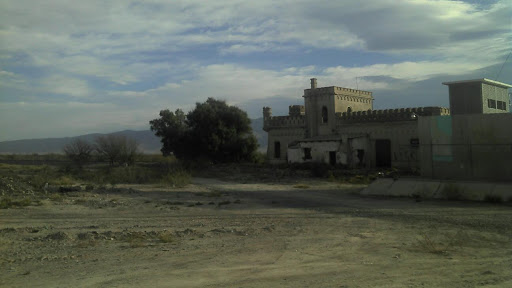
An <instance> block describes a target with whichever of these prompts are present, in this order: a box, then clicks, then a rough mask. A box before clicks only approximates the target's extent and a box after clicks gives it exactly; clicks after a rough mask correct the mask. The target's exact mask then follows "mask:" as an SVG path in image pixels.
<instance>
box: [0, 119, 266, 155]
mask: <svg viewBox="0 0 512 288" xmlns="http://www.w3.org/2000/svg"><path fill="white" fill-rule="evenodd" d="M251 127H252V130H253V134H254V136H256V139H257V140H258V144H259V145H260V148H259V149H260V150H263V149H266V145H267V133H266V132H264V131H263V118H258V119H251ZM107 134H116V135H117V134H121V135H124V136H126V137H130V138H133V139H135V140H136V141H137V142H138V143H139V148H140V149H141V150H142V152H143V153H146V154H155V153H160V148H161V147H162V146H161V145H162V144H161V142H160V138H159V137H157V136H155V134H154V132H152V131H151V130H122V131H116V132H112V133H90V134H84V135H79V136H69V137H52V138H36V139H21V140H11V141H2V142H0V154H33V153H38V154H47V153H63V152H62V148H63V147H64V145H66V144H67V143H69V142H71V141H72V140H74V139H77V138H81V139H84V140H86V141H89V142H94V139H95V138H96V137H98V136H100V135H107Z"/></svg>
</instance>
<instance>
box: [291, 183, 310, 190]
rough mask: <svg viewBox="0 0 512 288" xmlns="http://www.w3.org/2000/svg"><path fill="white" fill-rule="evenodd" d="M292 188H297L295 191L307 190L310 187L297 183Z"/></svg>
mask: <svg viewBox="0 0 512 288" xmlns="http://www.w3.org/2000/svg"><path fill="white" fill-rule="evenodd" d="M293 188H297V189H308V188H310V186H309V185H308V184H303V183H299V184H295V185H293Z"/></svg>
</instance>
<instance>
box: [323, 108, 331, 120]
mask: <svg viewBox="0 0 512 288" xmlns="http://www.w3.org/2000/svg"><path fill="white" fill-rule="evenodd" d="M328 121H329V115H328V113H327V107H325V106H324V107H322V123H327V122H328Z"/></svg>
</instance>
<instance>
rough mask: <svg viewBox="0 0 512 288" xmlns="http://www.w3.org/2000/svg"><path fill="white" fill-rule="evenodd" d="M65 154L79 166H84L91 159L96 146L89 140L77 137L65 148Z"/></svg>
mask: <svg viewBox="0 0 512 288" xmlns="http://www.w3.org/2000/svg"><path fill="white" fill-rule="evenodd" d="M63 150H64V154H66V156H67V157H68V158H69V159H70V160H71V161H72V162H73V163H74V164H75V165H76V166H77V167H79V168H82V167H83V165H85V164H86V163H87V162H89V160H90V159H91V155H92V152H94V146H93V145H91V144H89V142H87V141H85V140H83V139H80V138H76V139H74V140H72V141H71V142H69V143H68V144H66V145H65V146H64V148H63Z"/></svg>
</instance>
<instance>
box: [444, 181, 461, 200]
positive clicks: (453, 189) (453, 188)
mask: <svg viewBox="0 0 512 288" xmlns="http://www.w3.org/2000/svg"><path fill="white" fill-rule="evenodd" d="M442 195H443V196H444V197H445V198H446V199H448V200H462V199H463V193H462V189H461V188H460V187H459V186H458V185H457V184H454V183H448V184H446V185H444V187H443V191H442Z"/></svg>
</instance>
